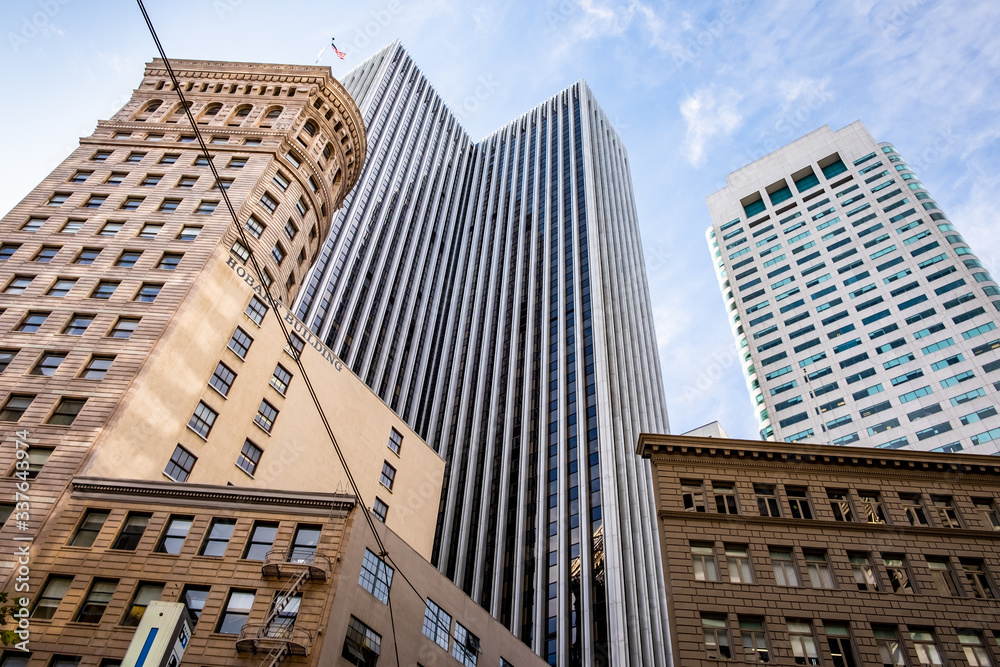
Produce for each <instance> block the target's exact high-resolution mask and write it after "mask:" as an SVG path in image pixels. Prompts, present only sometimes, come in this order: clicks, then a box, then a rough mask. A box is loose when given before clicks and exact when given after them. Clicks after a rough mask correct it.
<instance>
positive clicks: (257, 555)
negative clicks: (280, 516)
mask: <svg viewBox="0 0 1000 667" xmlns="http://www.w3.org/2000/svg"><path fill="white" fill-rule="evenodd" d="M277 534H278V524H276V523H272V522H269V521H257V522H255V523H254V524H253V532H252V533H251V534H250V539H249V540H248V541H247V546H246V548H245V549H244V550H243V558H245V559H246V560H261V561H262V560H264V557H265V556H266V555H267V552H269V551H270V550H271V547H272V545H273V544H274V538H275V537H276V536H277Z"/></svg>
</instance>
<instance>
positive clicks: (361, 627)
mask: <svg viewBox="0 0 1000 667" xmlns="http://www.w3.org/2000/svg"><path fill="white" fill-rule="evenodd" d="M381 644H382V635H380V634H378V633H377V632H375V631H374V630H372V629H371V628H369V627H368V626H367V625H365V624H364V623H362V622H361V621H359V620H358V619H356V618H354V617H353V616H351V623H350V625H348V626H347V636H346V637H344V650H343V651H341V656H342V657H344V658H345V659H346V660H347V661H348V662H349V663H350V664H352V665H357V666H358V667H374V665H375V664H376V662H378V656H379V653H380V647H381Z"/></svg>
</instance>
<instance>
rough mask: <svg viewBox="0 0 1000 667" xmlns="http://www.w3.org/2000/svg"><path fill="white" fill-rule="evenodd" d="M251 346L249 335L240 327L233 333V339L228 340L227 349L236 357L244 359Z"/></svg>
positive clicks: (251, 339)
mask: <svg viewBox="0 0 1000 667" xmlns="http://www.w3.org/2000/svg"><path fill="white" fill-rule="evenodd" d="M252 344H253V338H251V337H250V334H248V333H247V332H246V331H244V330H243V329H242V327H236V331H235V332H233V337H232V338H230V339H229V345H228V347H229V349H230V350H232V351H233V352H235V353H236V356H237V357H239V358H240V359H245V358H246V355H247V352H248V351H249V350H250V346H251V345H252Z"/></svg>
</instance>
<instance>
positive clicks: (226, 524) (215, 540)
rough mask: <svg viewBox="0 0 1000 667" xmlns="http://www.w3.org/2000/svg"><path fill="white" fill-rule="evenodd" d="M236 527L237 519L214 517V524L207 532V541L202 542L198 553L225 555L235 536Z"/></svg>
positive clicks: (201, 554) (213, 555)
mask: <svg viewBox="0 0 1000 667" xmlns="http://www.w3.org/2000/svg"><path fill="white" fill-rule="evenodd" d="M235 529H236V520H235V519H212V524H211V526H209V529H208V532H207V533H206V534H205V541H204V542H202V544H201V550H200V551H199V552H198V555H199V556H212V557H216V558H221V557H223V556H225V555H226V548H227V547H228V546H229V540H230V539H231V538H232V537H233V531H234V530H235Z"/></svg>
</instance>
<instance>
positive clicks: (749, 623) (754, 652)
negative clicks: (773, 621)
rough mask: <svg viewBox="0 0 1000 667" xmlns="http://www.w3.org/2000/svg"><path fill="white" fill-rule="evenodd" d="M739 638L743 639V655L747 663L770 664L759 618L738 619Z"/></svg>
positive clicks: (769, 655)
mask: <svg viewBox="0 0 1000 667" xmlns="http://www.w3.org/2000/svg"><path fill="white" fill-rule="evenodd" d="M739 622H740V636H741V637H742V639H743V655H744V657H745V658H746V660H747V662H771V652H770V650H769V649H768V646H767V632H765V630H764V622H763V620H761V619H759V618H746V617H743V616H740V617H739Z"/></svg>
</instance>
